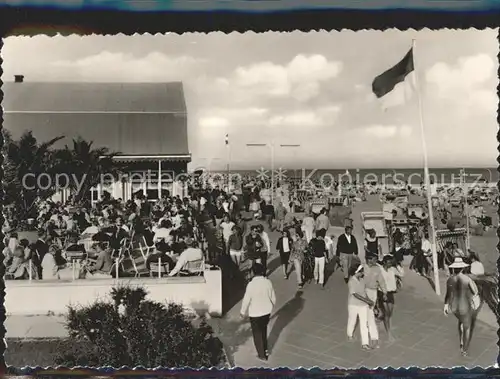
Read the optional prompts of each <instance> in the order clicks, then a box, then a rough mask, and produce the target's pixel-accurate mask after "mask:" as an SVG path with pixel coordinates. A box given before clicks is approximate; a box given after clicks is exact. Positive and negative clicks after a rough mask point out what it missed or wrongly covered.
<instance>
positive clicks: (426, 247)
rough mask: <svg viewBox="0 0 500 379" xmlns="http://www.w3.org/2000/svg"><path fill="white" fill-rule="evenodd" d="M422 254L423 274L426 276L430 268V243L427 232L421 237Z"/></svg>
mask: <svg viewBox="0 0 500 379" xmlns="http://www.w3.org/2000/svg"><path fill="white" fill-rule="evenodd" d="M421 249H422V255H423V256H424V259H425V266H426V267H425V274H426V275H427V276H429V275H430V271H431V268H432V245H431V243H430V241H429V234H428V233H425V235H424V238H423V239H422V247H421Z"/></svg>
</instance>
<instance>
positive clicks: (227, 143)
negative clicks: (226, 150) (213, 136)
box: [226, 134, 229, 145]
mask: <svg viewBox="0 0 500 379" xmlns="http://www.w3.org/2000/svg"><path fill="white" fill-rule="evenodd" d="M226 145H229V134H226Z"/></svg>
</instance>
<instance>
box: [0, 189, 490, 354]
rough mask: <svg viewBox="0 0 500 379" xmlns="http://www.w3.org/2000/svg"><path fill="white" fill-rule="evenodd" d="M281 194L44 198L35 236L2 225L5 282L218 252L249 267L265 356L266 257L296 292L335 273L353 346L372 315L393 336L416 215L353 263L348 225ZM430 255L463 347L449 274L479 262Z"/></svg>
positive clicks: (175, 266) (367, 334) (91, 273)
mask: <svg viewBox="0 0 500 379" xmlns="http://www.w3.org/2000/svg"><path fill="white" fill-rule="evenodd" d="M289 200H290V201H289V202H288V203H283V202H282V201H281V200H279V199H278V200H277V201H275V202H271V201H269V199H266V198H264V197H262V196H261V188H260V187H259V185H255V186H254V187H253V188H252V189H250V190H247V191H243V193H242V194H240V195H236V194H234V193H226V192H224V191H223V190H221V189H219V188H218V187H215V188H208V189H204V190H199V191H193V190H191V191H189V195H188V196H186V197H184V198H181V197H179V196H169V195H168V194H165V195H164V196H163V198H162V199H160V200H159V201H157V202H155V203H151V202H149V201H148V199H147V198H145V197H144V196H135V197H134V199H133V200H130V201H127V202H124V201H122V200H121V199H113V198H111V197H110V196H109V195H107V196H104V197H103V199H102V200H101V201H100V202H98V203H97V204H95V206H93V207H90V206H85V205H83V206H82V205H80V206H78V205H73V204H72V203H71V201H69V202H67V203H66V204H62V203H54V202H51V201H45V202H41V203H40V204H39V208H38V217H37V218H36V220H35V224H36V232H37V237H38V238H37V240H36V241H35V242H31V243H30V241H28V240H27V239H24V238H22V239H20V238H19V237H18V236H19V235H18V233H17V232H16V231H15V230H13V229H12V230H5V232H6V240H5V241H4V242H5V246H6V247H5V250H4V256H5V261H4V263H5V265H6V267H7V274H8V278H11V279H39V280H47V279H48V280H54V279H56V280H57V279H61V278H63V276H64V275H63V273H64V272H65V268H66V267H67V266H68V265H69V264H71V263H72V262H73V261H74V259H73V258H74V257H75V256H76V257H77V259H78V261H79V262H80V265H79V271H78V278H80V279H84V278H86V279H91V278H102V277H104V278H108V277H116V276H119V277H120V276H127V275H137V274H138V271H137V267H135V266H134V265H132V266H133V268H132V269H127V267H126V265H125V263H126V260H127V259H129V260H133V257H132V256H131V255H129V256H126V255H124V251H127V249H129V250H134V249H135V250H140V251H141V253H143V252H144V255H143V258H144V261H145V267H146V270H145V273H149V274H151V273H152V272H153V271H155V270H156V271H155V273H158V274H161V273H162V270H163V272H164V273H165V274H166V275H169V276H177V275H195V274H199V267H200V266H199V265H196V264H197V263H199V262H202V270H203V269H205V268H206V267H210V266H211V265H214V266H216V265H218V264H219V263H220V262H221V258H222V257H225V258H228V259H230V261H232V263H233V264H234V267H235V268H236V269H237V270H236V271H238V270H241V271H243V267H247V268H248V267H250V270H249V271H244V272H243V273H244V275H245V277H246V279H247V281H248V286H247V289H246V293H245V296H244V299H243V303H242V308H241V314H242V316H243V317H246V316H247V315H248V316H250V320H251V325H252V330H253V333H254V341H255V345H256V349H257V353H258V357H259V358H260V359H262V360H267V359H268V357H269V351H268V348H267V323H268V322H269V317H270V313H271V312H272V309H273V307H274V305H275V303H276V296H275V293H274V289H273V286H272V283H271V282H270V281H269V279H267V277H268V275H269V274H270V272H269V269H268V267H267V265H268V262H270V259H269V258H270V257H271V256H272V255H274V254H276V255H278V256H279V262H280V264H281V271H282V275H283V278H284V279H285V280H288V279H289V277H290V275H291V274H292V273H293V272H295V278H296V283H297V286H298V289H302V288H304V286H305V285H308V284H310V283H315V284H316V285H317V286H318V287H319V288H324V286H325V281H326V276H327V274H328V273H329V272H334V271H336V270H337V269H340V271H342V275H343V278H344V280H345V283H346V285H347V287H348V294H349V295H348V320H347V336H348V338H349V339H352V338H353V333H354V327H355V325H356V322H357V321H358V320H359V322H358V324H359V330H360V334H361V347H362V349H365V350H368V349H376V348H378V346H379V342H378V340H379V333H378V326H377V322H376V321H377V320H378V321H381V322H382V323H383V325H384V327H385V329H386V331H387V333H388V336H389V339H393V338H394V337H393V335H392V332H391V319H392V314H393V310H394V303H395V298H396V296H395V294H396V293H397V292H398V291H399V290H400V289H401V288H402V283H403V277H404V275H405V271H404V269H403V265H402V262H403V258H404V256H405V255H408V253H409V254H413V260H412V263H411V264H410V269H411V270H415V271H417V272H418V273H420V274H422V275H427V276H428V275H429V274H430V272H429V270H430V269H431V267H432V262H431V247H430V246H431V245H430V241H429V234H428V231H427V230H426V222H424V221H422V222H421V223H415V224H414V226H413V227H411V228H410V230H409V233H402V232H401V231H400V230H398V229H397V228H396V229H395V232H394V235H393V236H392V239H391V240H392V242H393V243H392V245H391V246H390V251H389V252H388V254H385V253H382V248H381V246H380V241H379V239H378V238H377V235H376V232H375V231H374V230H367V231H366V235H365V239H364V241H363V243H362V244H361V245H360V246H363V248H364V256H365V262H361V260H360V259H359V252H358V241H357V240H356V238H355V236H354V235H353V234H352V224H350V223H348V222H347V223H346V226H345V229H344V233H342V234H341V235H339V236H338V237H335V236H333V235H329V234H328V231H329V230H330V226H331V224H330V219H329V217H328V211H327V209H325V208H323V209H321V211H320V212H319V213H318V214H313V213H312V211H311V210H310V209H306V213H305V215H304V217H303V218H301V219H300V220H299V219H298V218H297V217H296V212H295V211H296V208H298V207H302V205H303V204H301V203H300V202H298V201H297V199H293V198H292V199H289ZM273 203H274V204H273ZM248 215H250V217H245V216H248ZM255 220H258V222H255ZM424 220H425V219H424ZM275 230H277V231H278V232H279V233H280V236H279V238H278V239H277V241H276V244H275V245H274V246H273V245H271V238H270V235H269V233H270V232H271V231H275ZM135 246H137V248H135ZM458 259H460V260H461V262H462V264H463V265H461V264H460V262H458ZM440 260H441V261H442V262H443V268H444V269H445V270H446V271H447V272H449V274H450V279H449V283H459V284H460V285H459V284H453V285H452V284H450V285H449V286H448V292H449V295H447V300H446V304H447V307H446V309H445V312H446V313H448V312H453V313H455V314H456V315H457V314H458V315H459V316H460V317H459V316H457V317H459V320H460V322H461V325H463V326H462V327H461V328H462V329H461V330H464V332H463V338H462V337H461V338H462V339H463V343H462V347H463V352H464V354H466V353H467V348H468V343H469V341H470V335H471V330H472V328H473V321H471V320H473V318H472V317H473V316H471V315H473V314H474V312H475V311H476V310H475V309H472V308H471V309H469V310H467V311H463V310H459V311H457V309H458V308H460V306H457V305H456V304H455V303H456V302H457V301H458V300H453V299H457V298H459V299H461V297H460V296H462V297H463V296H465V295H461V293H463V292H464V291H462V290H460V291H462V292H460V291H459V290H457V289H456V288H458V287H460V286H462V284H463V283H465V281H464V280H463V278H462V277H461V276H459V274H460V273H464V272H465V271H464V270H467V269H468V270H470V274H472V275H482V274H484V267H482V264H481V263H480V261H479V257H478V255H477V254H476V253H474V252H472V251H466V252H465V253H464V252H463V251H462V250H461V249H460V248H459V247H458V245H457V244H453V243H451V244H450V243H448V244H446V246H445V248H444V249H443V250H442V251H440ZM245 262H249V263H250V264H249V265H248V264H247V265H244V263H245ZM464 265H465V266H464ZM192 267H198V269H197V270H192V269H191V268H192ZM457 269H460V271H457ZM66 272H67V271H66ZM231 275H233V273H231ZM462 287H463V286H462ZM462 287H460V288H462ZM471 288H472V290H471V296H474V295H475V293H474V288H473V287H472V286H471ZM457 291H458V292H460V293H458V292H457ZM457 293H458V295H456V294H457ZM453 294H455V296H454V295H453ZM467 296H468V295H467ZM454 301H455V303H454ZM461 301H462V300H460V301H458V302H459V303H460V302H461ZM457 307H458V308H457ZM460 309H461V308H460ZM457 312H458V313H457ZM460 312H462V313H460ZM471 312H472V313H471ZM464 314H466V315H465V316H464ZM465 330H467V331H465ZM461 333H462V332H461Z"/></svg>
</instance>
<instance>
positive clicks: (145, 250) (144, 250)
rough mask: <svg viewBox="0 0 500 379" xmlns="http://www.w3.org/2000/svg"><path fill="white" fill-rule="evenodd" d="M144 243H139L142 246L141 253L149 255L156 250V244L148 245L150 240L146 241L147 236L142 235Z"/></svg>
mask: <svg viewBox="0 0 500 379" xmlns="http://www.w3.org/2000/svg"><path fill="white" fill-rule="evenodd" d="M141 241H142V243H139V246H140V248H141V253H142V255H143V256H146V257H148V256H149V254H151V253H152V252H154V251H155V249H156V246H155V245H154V244H153V245H152V246H149V245H148V242H147V241H146V237H144V236H142V238H141Z"/></svg>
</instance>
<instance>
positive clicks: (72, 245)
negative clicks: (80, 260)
mask: <svg viewBox="0 0 500 379" xmlns="http://www.w3.org/2000/svg"><path fill="white" fill-rule="evenodd" d="M68 243H69V245H68V246H67V247H66V249H65V251H66V253H81V255H82V257H83V256H84V255H85V254H86V251H85V246H84V245H83V244H79V243H78V236H77V235H75V234H73V235H70V236H69V237H68Z"/></svg>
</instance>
